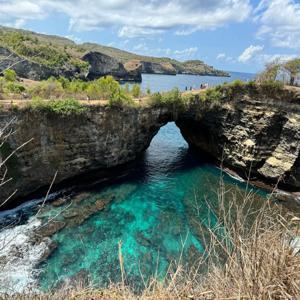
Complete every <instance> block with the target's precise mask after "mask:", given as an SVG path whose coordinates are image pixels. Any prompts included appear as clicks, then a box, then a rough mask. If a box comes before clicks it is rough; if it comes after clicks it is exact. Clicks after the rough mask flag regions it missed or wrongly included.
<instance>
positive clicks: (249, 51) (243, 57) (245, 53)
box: [238, 45, 264, 63]
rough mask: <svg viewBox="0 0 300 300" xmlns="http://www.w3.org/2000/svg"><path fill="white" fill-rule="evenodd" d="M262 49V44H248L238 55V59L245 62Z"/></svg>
mask: <svg viewBox="0 0 300 300" xmlns="http://www.w3.org/2000/svg"><path fill="white" fill-rule="evenodd" d="M263 49H264V47H263V46H259V45H257V46H254V45H250V46H249V47H248V48H246V49H245V50H244V51H243V53H242V54H241V55H240V56H239V57H238V61H239V62H242V63H246V62H248V61H249V60H251V59H252V58H253V57H255V56H256V55H257V54H258V53H260V52H261V51H262V50H263Z"/></svg>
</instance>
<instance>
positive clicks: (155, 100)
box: [150, 92, 162, 106]
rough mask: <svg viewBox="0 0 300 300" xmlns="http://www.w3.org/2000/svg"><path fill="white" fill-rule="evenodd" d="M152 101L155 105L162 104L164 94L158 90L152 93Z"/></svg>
mask: <svg viewBox="0 0 300 300" xmlns="http://www.w3.org/2000/svg"><path fill="white" fill-rule="evenodd" d="M150 103H151V104H152V105H154V106H157V105H160V104H161V103H162V95H161V93H159V92H157V93H154V94H152V95H151V97H150Z"/></svg>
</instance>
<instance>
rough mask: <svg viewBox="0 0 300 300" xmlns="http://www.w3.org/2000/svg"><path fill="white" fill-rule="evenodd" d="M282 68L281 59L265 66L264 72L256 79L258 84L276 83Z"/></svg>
mask: <svg viewBox="0 0 300 300" xmlns="http://www.w3.org/2000/svg"><path fill="white" fill-rule="evenodd" d="M281 67H282V63H281V62H280V59H276V60H274V61H272V62H269V63H267V64H266V65H265V69H264V71H262V72H261V73H260V74H259V75H258V76H257V78H256V80H257V81H258V82H263V81H274V80H276V77H277V75H278V72H279V70H280V69H281Z"/></svg>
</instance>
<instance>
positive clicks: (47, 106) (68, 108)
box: [28, 98, 87, 116]
mask: <svg viewBox="0 0 300 300" xmlns="http://www.w3.org/2000/svg"><path fill="white" fill-rule="evenodd" d="M28 107H29V109H32V110H37V111H43V112H51V113H56V114H60V115H65V116H69V115H79V114H82V113H84V112H85V111H86V110H87V107H86V106H84V105H82V104H81V103H80V102H79V101H78V100H75V99H63V100H49V101H48V100H43V99H41V98H34V99H32V100H31V101H30V102H29V104H28Z"/></svg>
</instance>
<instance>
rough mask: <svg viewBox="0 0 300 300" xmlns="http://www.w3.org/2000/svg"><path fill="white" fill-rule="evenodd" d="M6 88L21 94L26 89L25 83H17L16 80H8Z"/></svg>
mask: <svg viewBox="0 0 300 300" xmlns="http://www.w3.org/2000/svg"><path fill="white" fill-rule="evenodd" d="M5 89H6V90H7V91H8V92H9V93H15V94H21V93H22V92H24V91H25V90H26V89H25V87H24V86H23V85H21V84H19V83H15V82H8V83H7V84H6V85H5Z"/></svg>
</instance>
